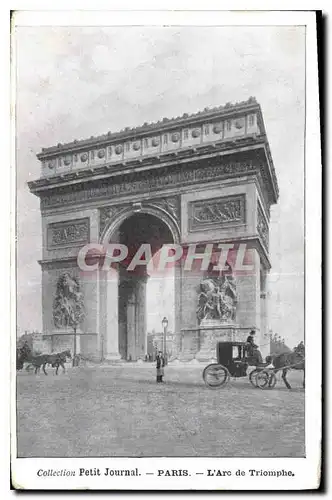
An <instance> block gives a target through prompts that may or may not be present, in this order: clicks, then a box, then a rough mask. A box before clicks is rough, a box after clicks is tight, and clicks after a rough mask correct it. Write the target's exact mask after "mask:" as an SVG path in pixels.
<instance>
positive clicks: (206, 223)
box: [189, 194, 245, 231]
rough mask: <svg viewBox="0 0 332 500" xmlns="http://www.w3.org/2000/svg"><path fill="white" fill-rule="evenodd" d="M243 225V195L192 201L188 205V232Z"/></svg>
mask: <svg viewBox="0 0 332 500" xmlns="http://www.w3.org/2000/svg"><path fill="white" fill-rule="evenodd" d="M244 223H245V195H244V194H243V195H236V196H228V197H222V198H213V199H207V200H200V201H194V202H191V203H190V204H189V231H201V230H205V229H210V228H211V227H222V226H223V225H234V224H244Z"/></svg>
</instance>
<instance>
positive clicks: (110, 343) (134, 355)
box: [29, 98, 278, 360]
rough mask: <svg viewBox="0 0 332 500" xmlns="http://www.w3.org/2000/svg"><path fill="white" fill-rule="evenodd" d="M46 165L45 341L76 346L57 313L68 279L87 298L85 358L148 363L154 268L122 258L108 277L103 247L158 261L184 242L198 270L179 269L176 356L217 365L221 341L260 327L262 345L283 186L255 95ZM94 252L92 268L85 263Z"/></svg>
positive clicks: (59, 149)
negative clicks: (81, 260)
mask: <svg viewBox="0 0 332 500" xmlns="http://www.w3.org/2000/svg"><path fill="white" fill-rule="evenodd" d="M38 159H39V160H40V162H41V176H40V178H39V179H38V180H35V181H31V182H29V188H30V191H31V192H32V193H34V194H35V195H36V196H38V197H39V198H40V208H41V216H42V234H43V242H42V244H43V258H42V260H41V261H40V265H41V268H42V288H43V293H42V300H43V304H42V310H43V334H44V335H49V336H50V337H51V338H52V339H53V341H52V345H53V350H57V349H58V348H60V345H66V346H67V345H68V342H69V339H70V338H71V337H70V335H71V332H69V331H67V330H68V329H67V327H64V326H63V325H62V324H60V323H61V322H60V323H59V321H57V319H56V318H57V315H56V311H54V307H55V306H54V304H55V302H54V301H55V297H56V293H57V286H58V283H59V279H61V276H64V275H67V276H69V277H70V279H71V280H72V281H73V282H75V283H79V290H80V291H79V293H81V294H82V296H81V298H82V301H83V302H84V310H85V315H84V318H83V317H82V321H81V323H80V325H79V328H78V336H79V348H80V350H81V352H82V353H83V354H84V355H85V356H90V357H93V358H95V359H98V360H100V359H109V360H118V359H121V358H123V359H131V360H135V359H138V358H140V357H143V356H144V355H145V351H146V307H145V302H146V298H145V296H146V283H147V280H148V279H149V272H148V270H147V269H146V268H141V270H140V272H139V273H136V272H132V271H130V270H129V271H128V266H127V265H125V263H123V262H121V263H120V264H119V265H118V266H117V267H116V268H114V269H112V271H107V270H106V271H105V270H103V268H102V267H101V266H100V265H99V264H100V262H101V261H102V260H103V259H105V255H101V254H100V253H98V248H99V247H98V245H103V246H107V245H109V244H110V243H117V244H123V245H126V246H127V248H129V254H130V255H132V254H134V253H135V252H136V251H137V249H138V248H139V247H140V245H142V244H144V243H149V244H150V246H151V249H152V254H155V253H156V252H157V251H158V250H160V248H161V246H162V245H164V244H174V245H181V248H182V249H183V255H186V256H187V258H189V260H190V259H191V260H192V262H194V263H195V265H193V266H188V259H187V261H186V259H183V258H182V259H181V260H179V261H178V262H177V263H176V265H175V280H174V281H175V285H174V287H175V288H174V294H175V297H176V301H175V304H176V311H175V325H176V326H175V334H176V350H177V356H178V357H179V358H183V359H192V358H194V357H196V358H197V359H202V360H203V359H210V358H211V357H213V356H214V352H215V344H216V342H217V341H218V340H232V339H233V340H245V338H246V336H247V334H248V332H249V331H250V330H251V329H252V328H255V329H256V332H257V340H258V342H259V343H260V344H261V345H264V343H265V338H267V333H268V332H267V331H266V330H267V314H268V311H267V304H266V296H267V295H266V276H267V273H268V272H269V269H270V267H271V265H270V260H269V221H270V207H271V205H272V204H275V203H277V200H278V185H277V179H276V174H275V170H274V166H273V161H272V157H271V153H270V148H269V143H268V140H267V137H266V132H265V127H264V122H263V116H262V111H261V108H260V105H259V104H258V103H257V102H256V100H255V99H254V98H250V99H249V100H248V101H245V102H240V103H236V104H226V105H225V106H220V107H217V108H212V109H205V110H204V111H202V112H199V113H196V114H193V115H187V114H184V115H183V116H181V117H177V118H172V119H165V118H164V119H163V120H161V121H160V122H157V123H152V124H144V125H143V126H142V127H137V128H134V129H130V128H126V129H125V130H122V131H120V132H117V133H111V132H109V133H107V134H105V135H103V136H99V137H91V138H90V139H87V140H82V141H74V142H72V143H68V144H58V145H57V146H54V147H49V148H46V149H43V150H42V151H41V153H39V154H38ZM87 244H90V247H91V249H92V250H91V253H90V257H89V258H90V260H89V262H88V261H87V267H89V266H88V264H89V265H90V264H91V266H90V268H89V271H87V270H84V269H82V268H81V267H80V266H79V265H78V255H79V252H80V250H81V249H82V248H83V247H84V246H85V245H87ZM94 245H95V247H96V249H95V250H93V246H94ZM193 245H195V255H194V259H193V258H192V257H193V255H192V254H191V252H192V247H193ZM207 247H208V250H209V252H210V254H211V259H210V262H209V263H208V264H206V265H205V259H206V258H207V257H206V256H207ZM226 254H227V259H226V261H225V262H224V264H225V265H224V266H221V267H222V269H218V262H220V259H221V255H226ZM197 262H200V263H203V264H204V265H203V266H202V265H201V266H197V265H196V263H197ZM98 263H99V264H98ZM95 264H96V265H95ZM93 266H94V268H93ZM92 268H93V269H94V270H93V271H92ZM60 316H61V314H60ZM61 317H62V316H61ZM265 336H266V337H265ZM69 343H70V342H69ZM267 344H268V340H266V345H267ZM262 350H263V354H264V349H262Z"/></svg>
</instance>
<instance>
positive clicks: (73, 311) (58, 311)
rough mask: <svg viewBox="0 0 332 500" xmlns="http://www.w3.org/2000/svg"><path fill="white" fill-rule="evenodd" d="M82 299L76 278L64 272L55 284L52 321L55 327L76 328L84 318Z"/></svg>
mask: <svg viewBox="0 0 332 500" xmlns="http://www.w3.org/2000/svg"><path fill="white" fill-rule="evenodd" d="M84 316H85V313H84V300H83V294H82V292H81V291H80V286H79V282H78V279H77V278H74V277H72V276H70V274H69V273H64V274H62V275H61V276H60V278H59V279H58V282H57V286H56V293H55V298H54V303H53V321H54V326H55V327H56V328H68V327H71V328H73V329H76V328H77V326H78V325H80V324H81V323H82V321H83V319H84Z"/></svg>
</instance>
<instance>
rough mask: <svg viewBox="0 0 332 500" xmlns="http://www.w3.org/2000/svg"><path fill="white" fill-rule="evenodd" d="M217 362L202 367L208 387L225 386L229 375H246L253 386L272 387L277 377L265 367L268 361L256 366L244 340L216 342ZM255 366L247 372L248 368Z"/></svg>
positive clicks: (217, 387) (237, 376) (236, 376)
mask: <svg viewBox="0 0 332 500" xmlns="http://www.w3.org/2000/svg"><path fill="white" fill-rule="evenodd" d="M216 350H217V363H212V364H210V365H208V366H206V367H205V368H204V371H203V380H204V382H205V384H206V385H207V386H208V387H209V388H210V389H219V388H220V387H222V386H225V385H226V384H227V383H228V381H229V379H230V377H235V378H240V377H247V376H248V375H249V380H250V382H251V384H252V385H253V386H254V387H259V388H260V389H273V388H274V386H275V385H276V382H277V378H276V376H275V373H274V371H273V370H270V369H267V366H268V363H262V364H260V365H258V366H257V364H255V363H254V361H253V359H252V358H251V357H250V356H249V355H248V344H247V343H246V342H218V343H217V348H216ZM250 366H254V367H255V368H254V369H253V370H252V371H251V372H250V373H248V368H249V367H250Z"/></svg>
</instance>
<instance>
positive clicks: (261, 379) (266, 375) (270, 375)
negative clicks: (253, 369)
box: [255, 370, 277, 389]
mask: <svg viewBox="0 0 332 500" xmlns="http://www.w3.org/2000/svg"><path fill="white" fill-rule="evenodd" d="M255 380H256V387H259V388H260V389H273V388H274V386H275V385H276V383H277V377H276V376H275V374H274V372H271V371H267V370H263V371H259V372H258V373H257V374H256V376H255Z"/></svg>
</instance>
